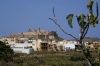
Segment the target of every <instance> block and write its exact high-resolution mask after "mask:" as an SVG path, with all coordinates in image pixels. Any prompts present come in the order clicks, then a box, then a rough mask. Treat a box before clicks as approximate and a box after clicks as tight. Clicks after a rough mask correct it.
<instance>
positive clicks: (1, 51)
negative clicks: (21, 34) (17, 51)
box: [0, 41, 14, 62]
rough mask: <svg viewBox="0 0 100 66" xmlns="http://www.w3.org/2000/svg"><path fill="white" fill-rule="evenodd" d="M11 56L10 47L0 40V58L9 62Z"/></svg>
mask: <svg viewBox="0 0 100 66" xmlns="http://www.w3.org/2000/svg"><path fill="white" fill-rule="evenodd" d="M13 56H14V52H13V50H12V49H11V48H10V46H8V45H6V44H5V43H4V42H2V41H0V60H2V61H4V62H11V61H13Z"/></svg>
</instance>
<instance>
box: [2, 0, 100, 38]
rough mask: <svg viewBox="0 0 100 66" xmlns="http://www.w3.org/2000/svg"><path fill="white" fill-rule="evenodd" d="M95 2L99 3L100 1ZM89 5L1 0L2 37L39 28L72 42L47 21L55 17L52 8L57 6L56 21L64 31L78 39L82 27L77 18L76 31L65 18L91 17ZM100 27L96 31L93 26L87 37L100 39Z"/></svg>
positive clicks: (67, 0) (72, 0)
mask: <svg viewBox="0 0 100 66" xmlns="http://www.w3.org/2000/svg"><path fill="white" fill-rule="evenodd" d="M94 1H96V2H98V3H100V0H94ZM87 2H88V0H0V35H2V36H7V35H9V34H10V33H20V32H27V30H28V29H33V30H34V29H38V26H40V28H41V29H44V30H47V31H51V30H53V31H56V32H57V33H58V35H59V36H60V37H62V38H65V39H72V37H70V36H68V35H66V34H64V33H63V32H62V31H61V30H60V29H59V28H58V26H57V25H55V24H54V22H52V21H51V20H49V19H48V18H53V14H52V9H53V7H54V8H55V13H56V18H57V19H58V22H59V24H60V25H61V26H62V28H63V29H64V30H65V31H67V32H69V33H71V34H73V35H75V36H76V37H78V35H79V26H78V24H77V21H76V19H75V18H74V19H73V26H74V28H73V29H71V28H70V27H69V26H68V23H67V20H66V16H67V15H68V14H70V13H74V14H81V13H84V14H88V10H87V8H86V5H87ZM99 7H100V4H99ZM94 10H95V8H94ZM99 12H100V11H99ZM94 13H95V11H94ZM99 19H100V16H99ZM99 26H100V23H99V24H98V25H97V27H96V28H92V27H90V30H89V32H88V34H87V35H86V36H88V37H98V38H100V31H99Z"/></svg>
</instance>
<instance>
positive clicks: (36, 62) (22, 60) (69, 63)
mask: <svg viewBox="0 0 100 66" xmlns="http://www.w3.org/2000/svg"><path fill="white" fill-rule="evenodd" d="M91 56H92V60H93V61H95V59H96V58H97V54H96V53H95V54H94V53H91ZM7 65H8V66H11V65H12V66H88V64H87V61H86V60H85V58H84V56H83V54H82V53H81V52H76V51H66V52H55V51H50V52H33V53H32V54H30V55H27V54H16V55H15V57H14V60H13V63H12V64H11V63H8V64H7ZM7 65H5V66H7ZM0 66H2V63H1V65H0ZM95 66H99V64H98V63H95Z"/></svg>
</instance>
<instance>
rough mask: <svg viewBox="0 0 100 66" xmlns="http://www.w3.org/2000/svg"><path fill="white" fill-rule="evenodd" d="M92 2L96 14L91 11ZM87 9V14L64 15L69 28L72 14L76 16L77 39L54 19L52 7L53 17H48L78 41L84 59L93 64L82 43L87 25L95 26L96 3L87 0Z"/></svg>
mask: <svg viewBox="0 0 100 66" xmlns="http://www.w3.org/2000/svg"><path fill="white" fill-rule="evenodd" d="M94 4H95V5H96V14H94V13H93V5H94ZM87 9H88V10H89V14H87V15H85V14H79V15H75V14H69V15H67V17H66V20H67V21H68V25H69V26H70V28H73V24H72V20H73V17H74V16H75V17H76V19H77V22H78V25H79V27H80V35H79V38H78V39H77V38H76V37H75V36H73V35H72V34H70V33H68V32H66V31H65V30H64V29H62V28H61V26H60V25H59V24H58V21H57V19H56V15H55V12H54V8H53V16H54V19H52V18H49V19H50V20H52V21H53V22H54V23H55V24H56V25H57V26H58V27H59V28H60V29H61V30H62V31H63V32H64V33H65V34H67V35H69V36H71V37H73V38H74V39H75V40H76V41H77V42H78V43H79V47H80V48H81V51H82V53H83V54H84V56H85V59H86V60H87V62H88V64H89V66H93V65H92V61H91V59H90V56H88V55H89V54H90V52H87V50H84V47H85V45H84V44H83V39H84V37H85V36H86V34H87V32H88V30H89V27H90V26H93V27H96V25H97V24H98V15H99V13H98V3H97V2H94V1H93V0H89V2H88V4H87Z"/></svg>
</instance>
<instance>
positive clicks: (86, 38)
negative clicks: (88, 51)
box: [71, 37, 100, 42]
mask: <svg viewBox="0 0 100 66" xmlns="http://www.w3.org/2000/svg"><path fill="white" fill-rule="evenodd" d="M71 40H72V41H75V39H71ZM83 41H84V42H96V41H97V42H100V38H97V37H85V38H84V39H83Z"/></svg>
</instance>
